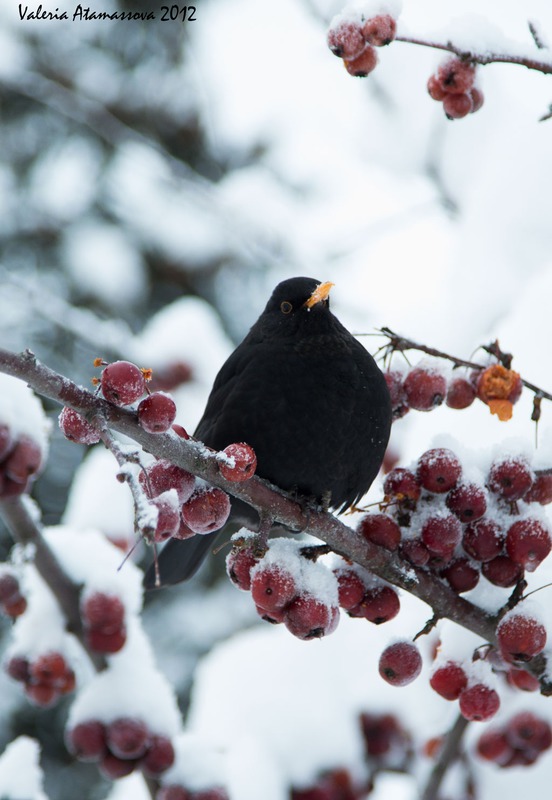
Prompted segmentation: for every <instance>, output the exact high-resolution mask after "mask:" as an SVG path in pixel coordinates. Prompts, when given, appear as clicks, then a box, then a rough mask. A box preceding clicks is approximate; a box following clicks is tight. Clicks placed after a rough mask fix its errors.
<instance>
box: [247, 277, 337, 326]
mask: <svg viewBox="0 0 552 800" xmlns="http://www.w3.org/2000/svg"><path fill="white" fill-rule="evenodd" d="M332 286H333V283H330V282H329V281H326V282H325V283H321V282H320V281H317V280H315V279H314V278H289V280H287V281H282V283H279V284H278V286H277V287H276V288H275V289H274V291H273V292H272V296H271V298H270V300H269V301H268V303H267V305H266V308H265V310H264V312H263V314H262V315H261V318H260V320H259V322H261V321H262V327H263V332H264V333H269V332H274V333H277V334H278V335H283V336H288V335H289V336H294V335H296V334H297V333H298V332H302V331H304V332H305V333H307V332H313V333H314V332H319V331H320V330H321V329H323V328H324V327H325V325H327V324H328V323H330V321H331V320H333V319H334V317H333V314H332V313H331V312H330V298H329V294H330V289H331V288H332Z"/></svg>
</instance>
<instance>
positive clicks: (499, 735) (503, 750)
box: [477, 729, 513, 766]
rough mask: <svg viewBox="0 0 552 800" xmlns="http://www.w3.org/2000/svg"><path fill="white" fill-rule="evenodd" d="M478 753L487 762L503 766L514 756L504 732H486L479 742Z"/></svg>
mask: <svg viewBox="0 0 552 800" xmlns="http://www.w3.org/2000/svg"><path fill="white" fill-rule="evenodd" d="M477 753H478V755H480V756H481V758H484V759H486V760H487V761H494V762H495V763H496V764H499V765H500V766H503V765H504V764H505V763H506V762H507V761H508V760H509V759H510V758H511V756H512V755H513V748H512V746H511V744H510V743H509V742H508V739H507V738H506V735H505V733H504V731H503V730H492V729H491V730H486V731H485V732H484V733H482V734H481V736H480V737H479V741H478V742H477Z"/></svg>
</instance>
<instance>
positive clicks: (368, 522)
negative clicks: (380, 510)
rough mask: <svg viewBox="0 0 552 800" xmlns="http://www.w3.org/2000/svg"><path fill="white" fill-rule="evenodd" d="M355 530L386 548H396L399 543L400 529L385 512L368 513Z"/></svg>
mask: <svg viewBox="0 0 552 800" xmlns="http://www.w3.org/2000/svg"><path fill="white" fill-rule="evenodd" d="M357 532H358V533H360V535H361V536H363V537H364V538H365V539H367V540H368V541H369V542H373V544H377V545H379V546H380V547H384V548H385V549H386V550H396V549H397V547H398V546H399V544H400V543H401V529H400V528H399V526H398V525H397V523H396V522H395V520H394V519H393V518H392V517H389V516H388V515H387V514H368V515H367V516H366V517H364V518H363V519H362V520H361V521H360V523H359V526H358V528H357Z"/></svg>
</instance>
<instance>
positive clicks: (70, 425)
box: [58, 406, 100, 444]
mask: <svg viewBox="0 0 552 800" xmlns="http://www.w3.org/2000/svg"><path fill="white" fill-rule="evenodd" d="M58 424H59V428H60V430H61V432H62V433H63V435H64V436H65V438H66V439H69V440H70V441H72V442H77V443H78V444H96V443H97V442H99V441H100V434H99V433H98V431H97V430H96V428H94V426H93V425H91V424H90V423H89V422H87V420H85V418H84V417H83V416H81V415H80V414H79V413H77V412H76V411H74V410H73V409H72V408H69V406H64V408H63V409H62V410H61V413H60V415H59V417H58Z"/></svg>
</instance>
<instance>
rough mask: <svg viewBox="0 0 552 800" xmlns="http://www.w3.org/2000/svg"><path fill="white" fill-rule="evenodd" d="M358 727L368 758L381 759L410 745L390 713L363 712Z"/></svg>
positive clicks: (407, 737)
mask: <svg viewBox="0 0 552 800" xmlns="http://www.w3.org/2000/svg"><path fill="white" fill-rule="evenodd" d="M360 728H361V731H362V738H363V740H364V749H365V751H366V755H367V756H368V758H369V759H378V761H381V760H382V759H383V758H384V757H385V756H386V755H387V754H390V755H393V754H394V753H400V752H401V751H405V750H406V749H407V748H409V746H410V736H409V735H408V734H407V733H406V731H405V730H404V729H403V728H402V727H401V726H400V724H399V722H398V720H397V718H396V717H395V716H393V715H392V714H367V713H363V714H361V715H360ZM332 800H333V795H332Z"/></svg>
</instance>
